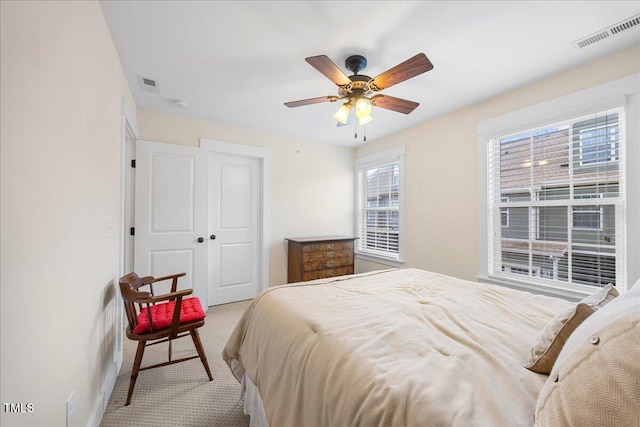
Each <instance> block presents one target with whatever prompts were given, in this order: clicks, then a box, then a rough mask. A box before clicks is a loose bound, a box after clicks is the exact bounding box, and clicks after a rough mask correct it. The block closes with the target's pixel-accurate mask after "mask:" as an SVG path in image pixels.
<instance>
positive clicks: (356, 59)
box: [344, 55, 367, 74]
mask: <svg viewBox="0 0 640 427" xmlns="http://www.w3.org/2000/svg"><path fill="white" fill-rule="evenodd" d="M344 66H345V67H347V70H351V72H353V74H358V73H359V72H360V70H364V69H365V67H366V66H367V58H365V57H364V56H362V55H351V56H350V57H348V58H347V59H346V60H345V61H344Z"/></svg>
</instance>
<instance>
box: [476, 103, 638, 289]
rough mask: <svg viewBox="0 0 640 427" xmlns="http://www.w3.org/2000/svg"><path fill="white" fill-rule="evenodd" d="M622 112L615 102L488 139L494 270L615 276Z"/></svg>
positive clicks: (517, 275) (535, 279)
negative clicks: (591, 111) (609, 106)
mask: <svg viewBox="0 0 640 427" xmlns="http://www.w3.org/2000/svg"><path fill="white" fill-rule="evenodd" d="M624 119H625V115H624V109H623V108H615V109H610V110H605V111H600V112H597V113H595V114H591V115H589V116H581V117H580V116H579V117H575V118H572V119H568V120H564V121H560V122H550V123H548V124H547V125H542V126H538V127H536V128H530V129H522V130H521V131H517V132H511V133H509V134H503V135H500V134H498V135H496V136H495V137H493V138H490V139H489V140H488V166H487V167H488V172H489V185H488V190H487V191H488V193H487V195H488V218H487V229H488V231H489V233H488V242H487V243H488V249H489V253H488V262H489V265H488V274H489V275H490V276H493V277H495V278H498V279H507V280H511V281H516V282H517V281H529V282H531V283H538V284H545V283H548V284H552V285H554V286H555V285H559V286H561V287H562V286H565V287H571V286H603V285H606V284H607V283H614V284H615V283H616V282H617V281H618V276H617V273H616V272H620V271H621V268H620V267H621V264H624V262H625V255H624V246H623V244H622V242H619V241H618V240H624V239H619V236H621V235H623V233H624V224H625V221H626V218H625V212H624V200H625V194H624V193H623V192H622V190H621V189H622V187H621V181H622V171H623V165H624V156H623V153H624V148H625V140H624V135H623V134H622V133H621V132H620V129H621V128H623V123H624ZM616 236H618V238H616Z"/></svg>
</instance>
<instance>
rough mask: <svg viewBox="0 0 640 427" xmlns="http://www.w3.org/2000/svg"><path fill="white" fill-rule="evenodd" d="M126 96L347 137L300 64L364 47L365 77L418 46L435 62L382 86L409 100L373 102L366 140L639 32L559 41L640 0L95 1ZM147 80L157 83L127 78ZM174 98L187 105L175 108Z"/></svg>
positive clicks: (307, 134) (609, 48)
mask: <svg viewBox="0 0 640 427" xmlns="http://www.w3.org/2000/svg"><path fill="white" fill-rule="evenodd" d="M101 5H102V9H103V11H104V15H105V18H106V20H107V24H108V26H109V29H110V31H111V35H112V37H113V41H114V43H115V45H116V48H117V50H118V54H119V56H120V60H121V61H122V66H123V69H124V73H125V75H126V78H127V80H128V82H129V86H130V87H131V90H132V92H133V96H134V98H135V101H136V104H137V106H138V107H141V108H147V109H150V110H156V111H161V112H166V113H173V114H180V115H187V116H192V117H197V118H202V119H208V120H212V121H215V122H219V123H224V124H230V125H239V126H243V127H249V128H254V129H257V130H263V131H271V132H277V133H281V134H285V135H291V136H295V137H300V138H303V139H307V140H315V141H321V142H326V143H332V144H339V145H345V146H356V145H358V144H362V138H361V136H362V132H360V138H358V140H354V127H352V126H348V127H340V128H337V127H336V121H335V120H334V119H333V118H332V115H333V113H335V111H337V109H338V107H339V103H324V104H315V105H307V106H303V107H298V108H287V107H285V106H284V105H283V103H284V102H286V101H294V100H299V99H305V98H314V97H318V96H326V95H336V94H337V88H336V86H335V85H334V84H333V83H332V82H331V81H329V80H328V79H327V78H325V77H324V76H323V75H322V74H320V73H319V72H318V71H317V70H316V69H314V68H313V67H312V66H310V65H309V64H308V63H307V62H305V60H304V58H305V57H308V56H315V55H321V54H324V55H327V56H328V57H329V58H331V59H332V60H333V61H334V62H335V63H336V64H337V65H338V66H339V67H341V68H342V69H343V70H344V71H345V73H346V74H347V75H349V74H351V73H350V72H348V71H347V70H345V68H344V60H345V59H346V57H348V56H349V55H353V54H360V55H364V56H365V57H366V58H367V60H368V66H367V68H366V69H365V70H363V71H361V74H366V75H369V76H372V77H375V76H376V75H378V74H380V73H382V72H383V71H385V70H387V69H389V68H391V67H393V66H395V65H396V64H398V63H400V62H402V61H404V60H406V59H408V58H410V57H412V56H413V55H415V54H417V53H419V52H424V53H425V54H426V55H427V57H429V59H430V60H431V62H432V63H433V64H434V69H433V70H431V71H429V72H427V73H425V74H421V75H419V76H417V77H414V78H413V79H411V80H408V81H405V82H403V83H400V84H398V85H396V86H393V87H391V88H388V89H386V90H385V91H384V92H383V93H384V94H386V95H391V96H395V97H399V98H406V99H409V100H412V101H416V102H419V103H420V106H419V107H418V108H417V109H416V110H415V111H413V112H412V113H411V114H409V115H404V114H400V113H396V112H393V111H388V110H384V109H381V108H374V111H373V113H372V117H373V118H374V121H373V122H372V123H371V124H369V125H367V129H366V132H367V140H368V141H373V140H375V139H379V138H381V137H384V136H387V135H390V134H393V133H396V132H398V131H401V130H403V129H406V128H409V127H412V126H415V125H417V124H419V123H423V122H425V121H428V120H431V119H433V118H435V117H438V116H442V115H444V114H447V113H450V112H452V111H455V110H458V109H460V108H463V107H466V106H469V105H472V104H476V103H478V102H481V101H483V100H487V99H490V98H492V97H495V96H496V95H500V94H502V93H506V92H509V91H512V90H514V89H517V88H519V87H522V86H525V85H528V84H530V83H533V82H535V81H537V80H541V79H544V78H546V77H549V76H551V75H553V74H556V73H558V72H561V71H563V70H567V69H569V68H573V67H576V66H579V65H581V64H584V63H587V62H590V61H592V60H594V59H597V58H600V57H604V56H606V55H609V54H611V53H614V52H616V51H619V50H622V49H624V48H627V47H630V46H633V45H637V44H638V43H640V25H638V26H636V27H634V29H631V30H627V31H624V32H622V33H621V34H619V35H616V36H613V37H609V38H607V39H604V40H603V41H601V42H598V43H595V44H593V45H591V46H588V47H586V48H584V49H576V48H574V47H573V46H572V45H571V42H573V41H575V40H577V39H580V38H583V37H586V36H588V35H591V34H593V33H595V32H597V31H600V30H602V29H604V28H606V27H608V26H611V25H613V24H616V23H618V22H620V21H622V20H625V19H628V18H630V17H632V16H633V15H636V14H638V13H640V2H638V1H421V2H418V1H414V2H401V1H392V2H391V1H390V2H383V1H352V2H349V1H340V2H337V1H317V2H312V1H296V2H294V1H209V2H206V1H194V2H188V1H106V0H105V1H102V2H101ZM139 75H141V76H144V77H149V78H153V79H157V80H158V83H159V88H160V93H159V94H158V93H151V92H145V91H142V90H141V89H140V85H139V84H138V77H137V76H139ZM174 100H182V101H185V102H186V103H188V108H186V109H179V108H177V107H176V106H175V105H174V104H173V101H174Z"/></svg>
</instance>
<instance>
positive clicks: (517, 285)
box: [476, 276, 599, 301]
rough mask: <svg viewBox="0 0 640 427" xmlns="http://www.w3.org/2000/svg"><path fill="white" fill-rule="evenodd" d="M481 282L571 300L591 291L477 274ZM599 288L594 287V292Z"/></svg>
mask: <svg viewBox="0 0 640 427" xmlns="http://www.w3.org/2000/svg"><path fill="white" fill-rule="evenodd" d="M476 277H477V279H478V281H479V282H481V283H488V284H490V285H500V286H506V287H507V288H512V289H517V290H519V291H525V292H531V293H534V294H543V295H547V296H551V297H555V298H562V299H566V300H569V301H580V300H581V299H582V298H584V297H586V296H588V295H590V293H589V292H586V291H582V290H573V289H566V288H560V287H553V286H545V285H536V284H533V283H525V282H517V281H514V280H507V279H499V278H496V277H487V276H476ZM598 289H599V288H595V287H594V289H593V292H595V291H597V290H598Z"/></svg>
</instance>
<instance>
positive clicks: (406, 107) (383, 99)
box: [371, 95, 420, 114]
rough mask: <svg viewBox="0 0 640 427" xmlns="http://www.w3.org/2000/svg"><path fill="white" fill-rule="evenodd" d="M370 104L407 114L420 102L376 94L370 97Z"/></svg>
mask: <svg viewBox="0 0 640 427" xmlns="http://www.w3.org/2000/svg"><path fill="white" fill-rule="evenodd" d="M371 105H373V106H374V107H380V108H384V109H386V110H391V111H397V112H398V113H403V114H409V113H410V112H412V111H413V110H415V109H416V108H417V107H418V105H420V104H419V103H417V102H413V101H407V100H406V99H401V98H396V97H394V96H389V95H376V96H373V97H371Z"/></svg>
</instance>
